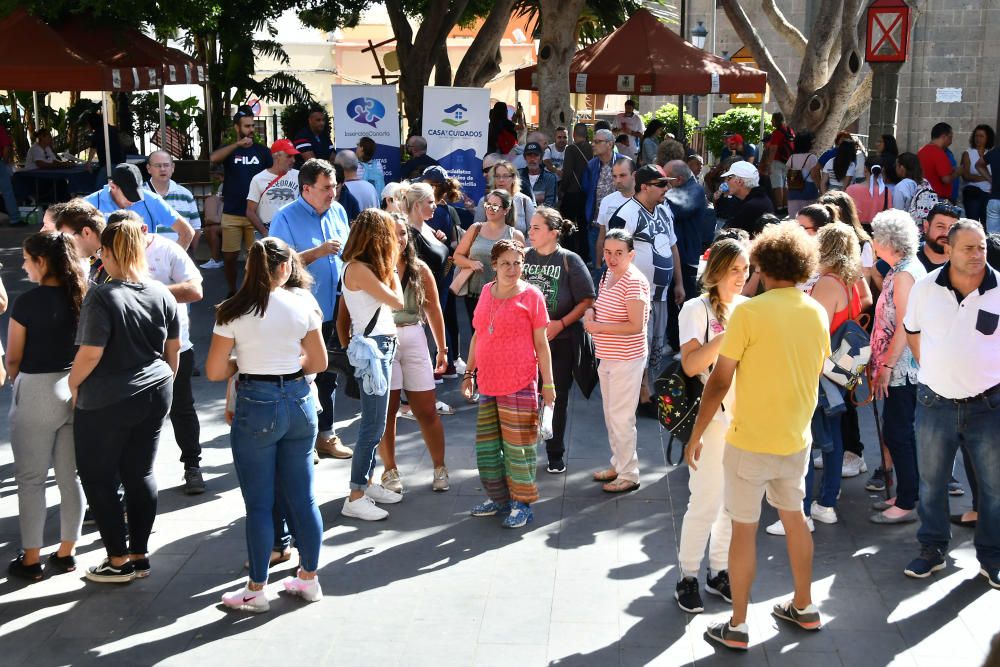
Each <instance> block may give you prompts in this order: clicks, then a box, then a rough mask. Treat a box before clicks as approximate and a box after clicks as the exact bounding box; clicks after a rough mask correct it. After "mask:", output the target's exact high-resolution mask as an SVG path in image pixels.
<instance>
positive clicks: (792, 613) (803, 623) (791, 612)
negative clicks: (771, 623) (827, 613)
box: [771, 600, 823, 630]
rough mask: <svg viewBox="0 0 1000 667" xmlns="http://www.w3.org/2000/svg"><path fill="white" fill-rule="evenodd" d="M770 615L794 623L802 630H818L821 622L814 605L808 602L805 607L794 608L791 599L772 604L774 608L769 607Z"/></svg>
mask: <svg viewBox="0 0 1000 667" xmlns="http://www.w3.org/2000/svg"><path fill="white" fill-rule="evenodd" d="M771 615H772V616H774V617H775V618H780V619H781V620H783V621H788V622H789V623H794V624H795V625H797V626H799V627H800V628H802V629H803V630H819V629H820V627H822V624H823V622H822V620H821V619H820V616H819V609H817V608H816V605H814V604H810V605H809V606H807V607H806V608H805V609H796V608H795V605H794V604H792V601H791V600H788V601H787V602H781V603H778V604H776V605H774V608H773V609H771Z"/></svg>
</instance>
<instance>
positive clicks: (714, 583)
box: [705, 570, 733, 604]
mask: <svg viewBox="0 0 1000 667" xmlns="http://www.w3.org/2000/svg"><path fill="white" fill-rule="evenodd" d="M705 590H706V591H707V592H709V593H711V594H712V595H718V596H719V597H720V598H722V599H723V600H725V601H726V602H728V603H730V604H732V602H733V591H732V588H730V585H729V571H728V570H719V571H718V573H716V575H715V576H714V577H713V576H712V571H711V570H709V571H708V578H707V579H705Z"/></svg>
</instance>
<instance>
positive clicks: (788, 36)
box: [760, 0, 806, 57]
mask: <svg viewBox="0 0 1000 667" xmlns="http://www.w3.org/2000/svg"><path fill="white" fill-rule="evenodd" d="M760 6H761V9H762V10H764V16H766V17H767V20H768V21H770V22H771V26H772V27H773V28H774V29H775V30H776V31H777V33H778V34H779V35H781V36H782V37H784V38H785V41H786V42H788V44H789V45H790V46H791V47H792V50H793V51H795V53H796V54H798V55H799V57H801V56H803V55H805V53H806V38H805V35H803V34H802V33H801V32H799V29H798V28H796V27H795V26H794V25H792V24H791V23H789V22H788V19H786V18H785V15H784V14H782V13H781V10H780V9H778V6H777V5H776V4H775V2H774V0H760Z"/></svg>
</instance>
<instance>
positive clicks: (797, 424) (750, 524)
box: [685, 223, 830, 650]
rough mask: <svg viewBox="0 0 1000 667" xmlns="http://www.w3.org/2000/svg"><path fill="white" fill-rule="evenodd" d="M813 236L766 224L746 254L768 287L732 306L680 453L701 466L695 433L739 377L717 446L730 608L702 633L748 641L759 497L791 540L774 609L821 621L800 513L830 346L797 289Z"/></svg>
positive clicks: (803, 621)
mask: <svg viewBox="0 0 1000 667" xmlns="http://www.w3.org/2000/svg"><path fill="white" fill-rule="evenodd" d="M817 254H818V253H817V247H816V244H815V240H814V239H812V238H811V237H810V236H809V235H807V234H806V233H805V231H804V230H803V229H802V228H801V227H800V226H799V225H797V224H795V223H783V224H781V225H774V226H771V227H768V228H767V229H765V231H764V232H762V233H761V234H760V235H759V236H758V237H757V239H756V240H755V241H754V244H753V247H752V248H751V251H750V262H751V264H753V265H754V266H755V267H756V268H757V271H758V272H760V275H761V281H762V282H763V284H764V287H765V289H766V290H767V291H766V292H765V293H764V294H762V295H760V296H758V297H755V298H753V299H751V300H750V301H747V302H746V303H744V304H742V305H741V306H740V307H739V308H737V309H736V310H734V311H733V315H732V318H731V320H730V322H729V325H728V326H727V327H726V333H725V334H724V336H725V338H724V339H723V341H722V348H721V350H720V351H719V360H718V362H717V363H716V365H715V369H714V370H713V371H712V375H711V376H710V377H709V379H708V382H707V384H706V385H705V391H704V393H703V395H702V400H701V407H700V409H699V411H698V420H697V422H696V423H695V426H694V430H693V432H692V434H691V439H690V441H689V442H688V446H687V449H686V453H685V456H686V458H687V461H688V465H690V466H691V467H692V468H694V469H697V461H698V459H699V458H700V456H701V450H702V447H703V444H702V441H701V438H702V435H703V434H704V432H705V429H706V428H707V427H708V424H709V423H710V422H711V421H712V416H713V415H714V414H715V413H716V411H717V410H718V409H719V406H720V405H721V403H722V398H723V397H724V396H725V395H726V392H727V391H728V390H729V387H730V386H731V385H732V383H733V378H734V377H735V378H736V401H735V403H734V405H733V413H732V423H731V425H730V427H729V432H728V433H727V434H726V441H727V444H726V451H725V453H724V455H723V463H722V465H723V470H724V473H725V485H724V488H725V491H724V497H725V508H726V513H727V514H728V515H729V517H730V518H731V519H732V521H733V536H732V540H731V542H730V547H729V578H730V587H731V590H732V598H733V600H732V601H733V616H732V619H730V621H729V622H728V623H720V624H718V625H713V626H710V627H709V628H708V630H706V632H705V635H706V637H707V638H708V639H711V640H713V641H717V642H719V643H721V644H723V645H725V646H727V647H729V648H734V649H743V650H745V649H746V648H747V646H748V644H749V633H748V628H747V625H746V616H747V604H748V602H749V599H750V587H751V586H752V584H753V578H754V570H755V567H756V559H757V554H756V536H757V523H758V521H759V520H760V512H761V504H760V501H761V499H762V498H763V497H764V495H765V492H766V495H767V502H768V503H769V504H770V505H772V506H773V507H774V508H775V509H777V510H778V515H779V516H780V517H781V522H782V524H783V525H784V527H785V535H786V536H787V539H788V555H789V561H790V563H791V567H792V576H793V578H794V580H795V596H794V597H793V598H792V599H791V600H790V601H787V602H783V603H781V604H778V605H775V607H774V610H773V612H772V613H773V614H774V615H775V616H776V617H777V618H780V619H783V620H786V621H790V622H792V623H795V624H796V625H798V626H800V627H802V628H804V629H806V630H818V629H819V627H820V617H819V610H818V609H816V607H815V606H814V605H813V604H812V596H811V593H810V587H811V583H812V582H811V580H812V556H813V542H812V535H810V533H809V528H808V526H807V525H806V520H805V515H804V514H803V512H802V501H803V498H804V497H805V474H806V466H807V465H808V463H809V449H810V445H811V444H812V434H811V431H810V424H811V421H812V415H813V412H814V410H815V409H816V399H817V390H818V387H819V377H820V373H821V372H822V370H823V360H824V358H825V357H827V356H828V355H829V354H830V334H829V326H830V324H829V320H828V318H827V314H826V311H825V309H824V308H823V306H821V305H820V304H819V303H818V302H817V301H814V300H813V299H812V298H811V297H809V296H807V295H806V294H803V293H802V292H801V291H799V290H798V289H797V288H796V287H795V285H796V284H797V283H801V282H804V281H805V280H807V279H808V278H809V276H810V274H811V273H812V272H813V270H814V269H815V266H816V258H817Z"/></svg>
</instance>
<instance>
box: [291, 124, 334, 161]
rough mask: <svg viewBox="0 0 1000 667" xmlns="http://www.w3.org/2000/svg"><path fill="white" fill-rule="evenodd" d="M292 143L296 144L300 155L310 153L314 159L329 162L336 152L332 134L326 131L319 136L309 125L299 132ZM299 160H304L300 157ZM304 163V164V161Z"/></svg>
mask: <svg viewBox="0 0 1000 667" xmlns="http://www.w3.org/2000/svg"><path fill="white" fill-rule="evenodd" d="M292 143H294V144H295V148H296V149H297V150H298V151H299V152H300V153H304V152H307V151H308V152H310V153H312V154H313V157H315V158H318V159H320V160H329V159H330V156H331V155H333V154H334V152H335V149H334V147H333V140H332V139H331V138H330V133H329V132H326V131H324V132H321V133H319V134H313V131H312V130H310V129H309V126H308V125H306V126H305V127H303V128H302V129H301V130H299V133H298V134H296V135H295V139H294V140H293V141H292ZM297 160H302V158H301V157H298V158H297ZM302 161H303V162H304V160H302ZM299 166H301V164H300V165H299Z"/></svg>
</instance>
